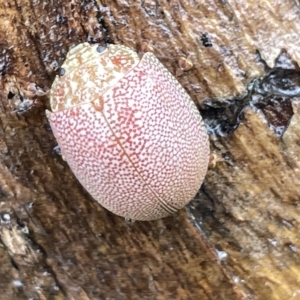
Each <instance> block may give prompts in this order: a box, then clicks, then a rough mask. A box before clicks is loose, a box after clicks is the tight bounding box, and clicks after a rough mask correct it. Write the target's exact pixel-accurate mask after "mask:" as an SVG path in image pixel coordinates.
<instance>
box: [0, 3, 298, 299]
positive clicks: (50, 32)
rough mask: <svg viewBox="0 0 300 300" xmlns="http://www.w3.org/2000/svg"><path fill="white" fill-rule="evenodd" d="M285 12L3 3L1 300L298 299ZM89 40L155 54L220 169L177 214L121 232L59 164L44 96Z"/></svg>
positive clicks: (249, 6) (290, 9)
mask: <svg viewBox="0 0 300 300" xmlns="http://www.w3.org/2000/svg"><path fill="white" fill-rule="evenodd" d="M280 2H281V1H275V0H269V1H256V2H253V1H243V3H241V1H230V2H226V1H225V2H224V1H223V2H222V1H209V2H205V3H204V2H203V1H200V0H174V1H167V0H162V1H156V0H153V1H152V0H145V1H133V0H127V1H123V0H118V1H109V0H107V1H105V0H98V1H76V0H75V1H70V2H65V1H60V0H56V1H50V2H40V1H33V0H27V1H20V0H17V1H14V2H13V3H4V2H3V3H1V4H0V12H1V22H0V39H1V44H0V47H1V54H0V70H1V74H2V77H1V83H2V89H1V91H0V238H1V243H0V245H1V247H0V265H1V268H0V294H1V299H4V300H5V299H226V300H228V299H292V298H293V299H297V297H300V296H299V295H298V293H299V288H298V278H299V273H300V267H299V265H298V261H299V259H300V257H299V249H300V239H299V238H298V232H299V225H300V217H299V215H300V211H299V205H298V202H299V185H300V180H299V178H300V176H299V170H300V168H299V164H300V163H299V153H300V152H299V150H300V149H299V147H300V141H299V136H300V129H299V125H298V124H299V121H300V120H299V118H300V116H299V111H300V109H299V107H300V106H299V105H300V104H299V103H300V98H299V97H300V95H299V93H298V89H299V82H300V76H299V68H298V63H299V60H300V57H299V47H300V45H299V44H300V38H299V32H300V30H299V27H300V26H299V24H300V23H299V20H298V19H299V5H298V3H297V2H296V1H288V2H287V3H280ZM84 41H88V42H91V43H106V42H109V43H121V44H124V45H126V46H129V47H131V48H133V49H136V50H137V51H138V52H139V53H140V54H141V55H142V53H143V52H145V51H148V50H151V51H153V52H154V54H155V55H156V56H157V57H158V58H159V59H160V60H161V61H162V63H163V64H164V65H165V66H166V67H167V68H168V69H169V70H170V71H171V72H172V73H173V74H175V75H177V77H178V80H179V81H180V83H181V84H182V85H183V87H184V88H185V89H186V90H187V92H188V93H189V94H190V96H191V97H192V99H193V100H194V101H195V103H196V104H197V105H198V106H199V109H200V110H201V112H202V114H203V117H204V120H205V123H206V125H207V128H208V131H209V133H210V141H211V151H212V153H214V154H215V156H216V157H217V162H216V165H215V167H214V168H211V169H210V170H209V171H208V174H207V176H206V179H205V182H204V184H203V186H202V188H201V190H200V191H199V195H198V196H197V197H196V199H195V200H193V201H192V202H191V203H190V204H189V205H188V206H187V209H183V210H181V211H180V212H179V213H177V214H175V215H173V216H170V217H168V218H165V219H162V220H158V221H152V222H134V223H127V222H126V221H125V220H124V219H122V218H120V217H118V216H115V215H113V214H112V213H110V212H108V211H106V210H105V209H104V208H102V207H101V206H100V205H99V204H98V203H97V202H96V201H95V200H93V199H92V198H91V197H90V196H89V195H88V193H87V192H86V191H85V190H84V189H83V188H82V187H81V186H80V184H79V183H78V181H77V180H76V178H75V177H74V175H73V174H72V173H71V171H70V169H69V167H68V165H67V163H66V162H65V161H63V159H62V158H61V157H60V155H59V154H58V153H57V152H56V151H55V150H54V149H55V146H56V141H55V139H54V137H53V134H52V132H51V129H50V127H49V124H48V121H47V119H46V116H45V109H50V107H49V99H48V91H49V89H50V87H51V83H52V81H53V79H54V76H55V74H56V73H57V71H58V68H59V66H60V65H61V64H62V62H63V61H64V59H65V56H66V53H67V52H68V50H69V48H70V47H71V46H74V45H77V44H79V43H81V42H84ZM283 49H287V50H286V51H283ZM257 50H258V51H259V52H260V54H261V57H262V59H259V58H258V55H257V52H256V51H257ZM263 60H264V61H265V63H264V62H263ZM190 62H191V63H192V68H189V67H187V66H189V63H190Z"/></svg>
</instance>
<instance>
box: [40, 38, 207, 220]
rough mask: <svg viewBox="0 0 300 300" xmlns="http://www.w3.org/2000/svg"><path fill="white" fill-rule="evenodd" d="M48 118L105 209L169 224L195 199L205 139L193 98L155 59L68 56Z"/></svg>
mask: <svg viewBox="0 0 300 300" xmlns="http://www.w3.org/2000/svg"><path fill="white" fill-rule="evenodd" d="M50 105H51V110H52V112H50V111H47V112H46V113H47V117H48V120H49V123H50V126H51V128H52V131H53V133H54V136H55V138H56V140H57V142H58V145H59V146H60V148H61V152H62V155H63V156H64V158H65V159H66V161H67V163H68V164H69V166H70V168H71V170H72V171H73V173H74V174H75V176H76V177H77V179H78V180H79V181H80V183H81V184H82V185H83V187H84V188H85V189H86V190H87V191H88V192H89V193H90V194H91V195H92V197H93V198H94V199H95V200H97V201H98V202H99V203H100V204H101V205H102V206H104V207H105V208H107V209H108V210H110V211H112V212H113V213H115V214H117V215H119V216H123V217H125V218H129V219H133V220H154V219H159V218H163V217H166V216H168V215H170V214H172V213H174V212H176V211H178V210H179V209H181V208H182V207H184V205H186V204H187V203H188V202H189V201H190V200H191V199H192V198H193V197H194V196H195V194H196V193H197V191H198V189H199V187H200V185H201V184H202V181H203V179H204V177H205V174H206V172H207V167H208V162H209V142H208V135H207V132H206V129H205V126H204V123H203V121H202V118H201V116H200V114H199V112H198V110H197V108H196V105H195V104H194V102H193V101H192V100H191V98H190V97H189V95H188V94H187V93H186V91H185V90H184V89H183V87H182V86H181V85H180V84H179V82H178V81H177V80H176V79H175V77H174V76H173V75H172V74H171V73H170V72H169V71H168V70H167V69H166V68H165V67H164V66H163V65H162V64H161V63H160V61H159V60H158V59H157V58H156V57H155V55H154V54H153V53H151V52H147V53H145V54H144V55H143V56H142V58H141V59H140V58H139V56H138V54H137V53H136V52H135V51H133V50H132V49H130V48H128V47H126V46H123V45H112V44H110V45H108V46H107V47H103V46H99V45H96V44H94V45H90V44H88V43H82V44H79V45H77V46H75V47H74V48H72V49H71V50H70V51H69V53H68V54H67V57H66V60H65V61H64V63H63V65H62V67H61V71H60V75H57V76H56V78H55V80H54V82H53V84H52V87H51V91H50Z"/></svg>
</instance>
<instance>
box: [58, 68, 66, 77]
mask: <svg viewBox="0 0 300 300" xmlns="http://www.w3.org/2000/svg"><path fill="white" fill-rule="evenodd" d="M65 74H66V70H65V69H64V68H60V69H59V71H58V75H59V76H64V75H65Z"/></svg>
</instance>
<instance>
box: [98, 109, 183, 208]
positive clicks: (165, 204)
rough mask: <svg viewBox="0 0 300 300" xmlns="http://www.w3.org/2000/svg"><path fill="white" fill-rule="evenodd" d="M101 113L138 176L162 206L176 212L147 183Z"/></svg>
mask: <svg viewBox="0 0 300 300" xmlns="http://www.w3.org/2000/svg"><path fill="white" fill-rule="evenodd" d="M101 114H102V115H103V118H104V120H105V122H106V124H107V126H108V128H109V130H110V131H111V133H112V134H113V135H114V137H115V138H116V141H117V143H118V145H119V146H120V147H121V149H122V150H123V151H124V153H125V156H126V157H127V158H128V160H129V162H130V163H131V165H132V166H133V168H134V170H135V171H136V172H137V174H138V176H139V177H140V178H141V180H142V181H143V182H144V183H145V184H146V186H147V187H148V189H149V190H150V191H151V192H152V193H153V195H154V196H155V197H156V198H157V200H158V202H159V204H160V205H161V207H162V208H163V209H164V210H165V211H167V212H168V213H170V214H172V213H175V212H176V211H177V210H178V209H176V208H175V207H173V206H172V205H170V204H168V203H166V202H165V201H164V200H163V199H161V198H160V197H159V196H158V195H157V194H156V193H155V192H154V191H153V189H152V188H151V187H150V186H149V185H148V184H147V182H146V181H145V179H144V178H143V176H142V175H141V174H140V172H139V171H138V169H137V168H136V166H135V165H134V163H133V161H132V160H131V159H130V156H129V155H128V154H127V152H126V151H125V149H124V147H123V146H122V144H121V143H120V141H119V138H118V137H117V136H116V134H115V133H114V131H113V129H112V128H111V126H110V124H109V122H108V121H107V119H106V117H105V115H104V113H103V111H102V112H101Z"/></svg>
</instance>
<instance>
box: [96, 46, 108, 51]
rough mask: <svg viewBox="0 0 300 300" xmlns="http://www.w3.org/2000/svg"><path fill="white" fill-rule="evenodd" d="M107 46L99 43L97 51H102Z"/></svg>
mask: <svg viewBox="0 0 300 300" xmlns="http://www.w3.org/2000/svg"><path fill="white" fill-rule="evenodd" d="M106 48H107V45H99V46H98V47H97V48H96V49H97V52H99V53H102V52H103V51H104V50H105V49H106Z"/></svg>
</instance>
